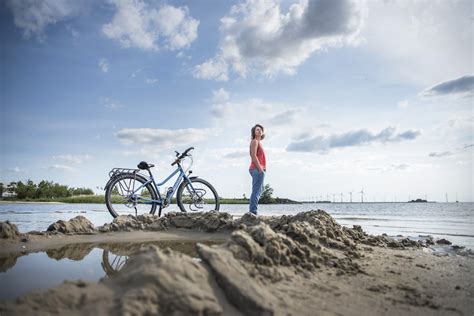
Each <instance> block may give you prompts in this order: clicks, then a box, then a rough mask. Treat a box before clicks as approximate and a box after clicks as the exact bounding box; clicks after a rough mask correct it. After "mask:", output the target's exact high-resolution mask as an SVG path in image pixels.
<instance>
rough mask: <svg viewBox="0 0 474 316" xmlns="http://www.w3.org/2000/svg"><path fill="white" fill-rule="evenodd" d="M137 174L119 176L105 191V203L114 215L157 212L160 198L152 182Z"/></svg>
mask: <svg viewBox="0 0 474 316" xmlns="http://www.w3.org/2000/svg"><path fill="white" fill-rule="evenodd" d="M146 182H147V180H146V179H145V178H144V177H142V176H140V175H137V174H133V173H124V174H121V175H119V176H117V177H116V178H115V179H113V180H112V182H111V183H110V185H108V187H107V190H106V191H105V204H106V205H107V209H108V210H109V212H110V214H112V216H113V217H117V216H119V215H128V214H132V215H142V214H148V213H149V214H155V211H156V207H157V203H156V202H153V201H156V200H157V199H158V197H157V194H156V191H155V189H154V188H153V186H152V185H151V183H148V184H147V185H144V184H145V183H146Z"/></svg>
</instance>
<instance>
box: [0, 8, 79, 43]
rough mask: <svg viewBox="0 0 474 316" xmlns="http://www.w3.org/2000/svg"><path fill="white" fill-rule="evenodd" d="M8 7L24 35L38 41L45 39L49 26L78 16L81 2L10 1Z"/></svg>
mask: <svg viewBox="0 0 474 316" xmlns="http://www.w3.org/2000/svg"><path fill="white" fill-rule="evenodd" d="M6 4H7V6H8V7H10V9H11V10H12V12H13V19H14V22H15V25H16V26H17V27H19V28H21V29H23V35H24V36H25V37H26V38H30V37H31V36H33V35H35V36H36V37H37V38H38V39H40V40H41V39H43V38H44V37H45V34H44V31H45V28H46V27H47V26H48V25H51V24H56V23H58V22H61V21H65V20H67V19H68V18H70V17H73V16H75V15H77V14H78V13H79V11H80V9H81V5H82V4H81V2H80V1H74V0H8V1H7V3H6Z"/></svg>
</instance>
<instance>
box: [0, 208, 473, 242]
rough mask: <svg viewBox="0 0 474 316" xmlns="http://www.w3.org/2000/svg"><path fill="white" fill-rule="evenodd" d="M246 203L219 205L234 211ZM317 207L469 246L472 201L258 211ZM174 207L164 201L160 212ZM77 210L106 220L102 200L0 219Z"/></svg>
mask: <svg viewBox="0 0 474 316" xmlns="http://www.w3.org/2000/svg"><path fill="white" fill-rule="evenodd" d="M247 209H248V205H243V204H236V205H235V204H234V205H221V211H226V212H228V213H230V214H232V215H234V216H241V215H243V214H244V213H245V212H247ZM312 209H323V210H325V211H327V212H328V213H329V214H331V215H332V216H333V217H334V218H335V219H336V220H337V221H338V222H339V223H340V224H342V225H345V226H350V227H351V226H352V225H361V226H362V228H363V229H364V230H365V231H366V232H368V233H370V234H382V233H386V234H388V235H390V236H397V235H403V236H408V237H418V236H419V235H433V236H434V237H435V238H446V239H448V240H451V241H452V242H453V243H455V244H458V245H461V246H465V247H468V248H471V249H474V203H308V204H272V205H260V206H259V214H260V215H292V214H296V213H299V212H302V211H308V210H312ZM172 211H173V212H176V211H179V209H178V207H177V206H176V205H170V206H169V207H168V208H167V209H165V211H164V212H165V213H166V212H172ZM78 215H83V216H85V217H87V218H88V219H89V220H90V221H91V222H92V223H93V224H94V225H96V226H100V225H103V224H104V223H109V222H111V221H112V219H113V218H112V216H111V215H110V214H109V212H108V211H107V208H106V206H105V204H0V221H6V220H9V221H11V222H12V223H15V224H16V225H17V226H18V228H19V230H20V231H21V232H27V231H31V230H46V229H47V228H48V226H49V224H51V223H53V222H55V221H57V220H60V219H63V220H68V219H70V218H73V217H75V216H78Z"/></svg>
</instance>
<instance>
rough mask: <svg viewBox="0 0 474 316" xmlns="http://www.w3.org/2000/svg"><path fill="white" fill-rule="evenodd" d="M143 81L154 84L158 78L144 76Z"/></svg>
mask: <svg viewBox="0 0 474 316" xmlns="http://www.w3.org/2000/svg"><path fill="white" fill-rule="evenodd" d="M145 83H147V84H155V83H158V79H156V78H145Z"/></svg>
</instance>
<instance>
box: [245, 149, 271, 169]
mask: <svg viewBox="0 0 474 316" xmlns="http://www.w3.org/2000/svg"><path fill="white" fill-rule="evenodd" d="M257 159H258V162H260V166H262V168H263V169H266V168H267V161H266V159H265V152H264V151H263V147H262V145H260V142H258V146H257ZM249 169H257V166H256V165H255V164H254V163H253V161H252V162H251V163H250V167H249Z"/></svg>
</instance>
